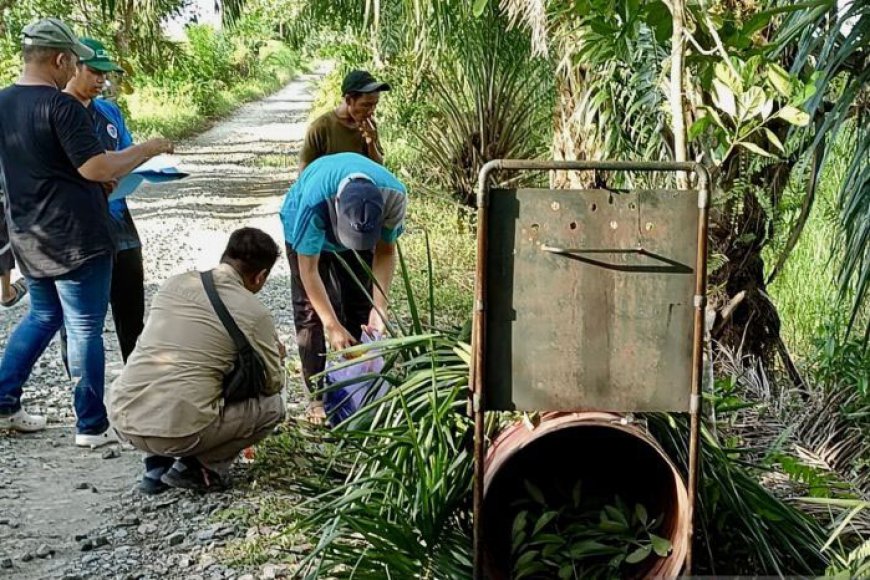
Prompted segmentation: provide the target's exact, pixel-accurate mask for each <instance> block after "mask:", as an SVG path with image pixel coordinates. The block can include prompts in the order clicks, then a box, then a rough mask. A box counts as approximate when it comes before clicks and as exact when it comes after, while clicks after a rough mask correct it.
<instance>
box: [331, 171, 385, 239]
mask: <svg viewBox="0 0 870 580" xmlns="http://www.w3.org/2000/svg"><path fill="white" fill-rule="evenodd" d="M327 205H328V206H329V217H330V219H331V221H332V226H333V230H334V231H335V237H336V238H337V239H338V243H340V244H341V245H342V246H344V247H346V248H348V249H350V250H356V251H358V252H360V251H364V250H373V249H374V247H375V246H376V245H377V244H378V240H379V239H380V238H381V229H382V228H383V226H384V198H383V196H382V195H381V190H380V189H378V187H377V186H376V185H375V184H374V182H373V181H372V179H371V177H369V176H368V175H365V174H364V173H353V174H351V175H348V176H347V177H345V178H344V179H343V180H342V181H341V183H340V184H339V186H338V191H337V193H336V195H335V203H330V204H327Z"/></svg>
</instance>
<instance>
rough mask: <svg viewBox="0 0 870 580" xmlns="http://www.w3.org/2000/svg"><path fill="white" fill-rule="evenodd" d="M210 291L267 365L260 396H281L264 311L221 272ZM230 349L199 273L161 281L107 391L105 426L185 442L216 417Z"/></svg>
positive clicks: (233, 277)
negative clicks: (126, 357)
mask: <svg viewBox="0 0 870 580" xmlns="http://www.w3.org/2000/svg"><path fill="white" fill-rule="evenodd" d="M214 281H215V287H216V288H217V291H218V294H219V295H220V297H221V299H222V300H223V302H224V304H226V307H227V310H229V312H230V314H231V315H232V317H233V319H234V320H235V321H236V324H237V325H238V326H239V328H240V329H241V331H242V332H243V333H244V335H245V336H246V337H247V338H248V341H250V343H251V345H252V346H253V347H254V348H255V349H256V350H257V352H258V353H260V355H261V356H262V357H263V361H264V362H265V365H266V374H267V376H266V392H265V393H264V394H265V395H274V394H275V393H278V392H279V391H280V390H281V387H282V383H283V373H282V371H281V363H280V356H279V354H278V335H277V332H276V330H275V324H274V323H273V322H272V316H271V314H270V313H269V310H268V309H267V308H266V307H265V306H264V305H263V303H262V302H260V300H259V299H258V298H257V297H256V296H255V295H254V294H252V293H251V292H250V291H249V290H247V289H246V288H245V286H244V284H243V283H242V277H241V276H240V275H239V274H238V272H236V270H235V269H234V268H232V267H231V266H229V265H228V264H221V265H219V266H218V267H217V268H215V270H214ZM235 356H236V347H235V345H234V344H233V341H232V339H231V338H230V335H229V333H228V332H227V330H226V329H225V328H224V326H223V324H222V323H221V321H220V319H219V318H218V316H217V314H216V313H215V311H214V308H213V307H212V305H211V302H209V300H208V296H206V293H205V288H204V287H203V285H202V280H201V279H200V276H199V272H187V273H184V274H179V275H177V276H173V277H172V278H170V279H169V280H167V281H166V282H165V283H164V284H163V286H162V287H161V288H160V290H159V291H158V292H157V295H156V296H155V297H154V300H153V302H152V304H151V310H150V313H149V315H148V322H147V324H146V325H145V329H144V330H143V331H142V335H141V336H140V337H139V340H138V341H137V343H136V348H135V350H134V351H133V353H132V354H131V356H130V359H129V360H128V361H127V364H126V365H125V366H124V370H123V371H122V372H121V376H120V377H118V379H117V380H116V381H115V382H114V384H113V385H112V388H111V389H110V391H109V394H108V397H107V402H108V408H109V409H108V410H109V420H110V421H111V422H112V425H114V426H115V427H116V428H117V429H118V430H119V431H121V432H122V433H127V434H130V435H140V436H143V437H186V436H188V435H192V434H194V433H198V432H200V431H201V430H202V429H204V428H205V427H207V426H208V425H209V424H210V423H212V422H213V421H214V420H215V419H216V418H217V416H218V413H220V411H221V408H222V407H223V404H224V400H223V397H222V396H221V386H222V383H223V377H224V375H225V374H226V373H227V372H228V371H229V370H230V367H231V366H232V364H233V361H234V359H235Z"/></svg>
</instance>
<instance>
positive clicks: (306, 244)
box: [280, 153, 407, 256]
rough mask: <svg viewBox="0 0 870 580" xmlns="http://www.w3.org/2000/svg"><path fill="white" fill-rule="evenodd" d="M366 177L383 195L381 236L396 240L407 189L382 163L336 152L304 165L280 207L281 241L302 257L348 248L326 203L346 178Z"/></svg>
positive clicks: (402, 216)
mask: <svg viewBox="0 0 870 580" xmlns="http://www.w3.org/2000/svg"><path fill="white" fill-rule="evenodd" d="M358 176H365V177H367V178H369V179H370V180H371V181H372V182H373V183H374V184H375V185H376V186H377V188H378V189H380V190H381V195H382V196H383V198H384V227H383V229H382V230H381V239H382V240H383V241H385V242H395V241H396V240H397V239H398V237H399V236H400V235H401V234H402V230H403V229H404V224H405V204H406V199H407V190H406V189H405V186H404V185H402V182H400V181H399V180H398V179H396V176H395V175H393V174H392V173H390V171H389V170H387V169H386V168H385V167H384V166H383V165H380V164H378V163H375V162H374V161H372V160H371V159H369V158H368V157H364V156H362V155H359V154H358V153H335V154H333V155H325V156H323V157H318V158H317V159H315V160H314V161H313V162H312V163H311V164H310V165H308V166H306V167H305V170H304V171H303V172H302V175H300V176H299V179H298V180H297V181H296V183H294V184H293V187H291V188H290V189H288V190H287V193H286V195H285V197H284V204H283V205H282V206H281V212H280V215H281V223H282V224H283V226H284V240H285V241H286V242H287V243H288V244H289V245H290V247H291V248H293V250H294V251H295V252H296V253H297V254H302V255H303V256H314V255H317V254H320V253H322V252H342V251H345V250H347V248H345V247H344V246H342V245H341V244H339V243H338V240H337V239H336V237H335V234H334V228H333V226H332V224H331V220H330V217H329V209H328V208H329V206H328V205H327V204H329V203H334V200H335V195H336V193H337V192H338V190H339V187H340V186H341V184H342V181H344V180H345V179H348V178H353V177H358Z"/></svg>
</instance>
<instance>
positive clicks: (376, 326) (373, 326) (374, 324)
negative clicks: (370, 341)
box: [366, 308, 387, 336]
mask: <svg viewBox="0 0 870 580" xmlns="http://www.w3.org/2000/svg"><path fill="white" fill-rule="evenodd" d="M382 313H383V316H381V314H382ZM386 318H387V312H386V311H385V310H382V311H380V312H379V311H378V309H377V308H372V311H371V312H370V313H369V323H368V325H367V326H366V331H367V332H368V333H369V334H375V333H377V334H378V335H380V336H384V335H385V334H387V320H386Z"/></svg>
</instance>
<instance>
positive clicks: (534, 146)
mask: <svg viewBox="0 0 870 580" xmlns="http://www.w3.org/2000/svg"><path fill="white" fill-rule="evenodd" d="M547 77H548V66H547V65H546V64H545V63H544V62H543V61H541V60H536V59H532V58H531V56H530V49H529V46H528V41H527V40H526V39H524V38H523V36H522V35H521V34H519V33H517V32H506V31H504V30H503V24H502V25H500V23H499V22H498V20H497V19H495V18H494V17H490V18H481V19H480V20H479V21H475V22H473V23H471V25H470V26H469V29H468V33H467V34H466V36H465V39H464V42H462V44H459V45H457V46H455V48H454V50H453V51H452V52H451V53H450V54H449V56H448V57H446V59H445V61H444V62H443V63H442V64H441V65H440V66H438V67H436V68H435V69H434V70H433V72H432V73H431V74H430V75H429V77H428V86H429V87H430V91H431V97H432V104H433V106H434V109H435V111H436V113H435V116H434V119H432V121H431V122H430V123H429V124H428V125H427V126H426V127H425V128H424V130H423V131H421V132H419V134H418V139H419V142H420V147H421V149H422V151H421V153H422V159H423V161H424V164H425V166H426V167H425V169H424V171H425V173H424V175H425V176H426V177H427V179H426V180H424V183H428V184H429V187H430V189H433V190H439V189H440V191H447V192H449V193H450V194H451V195H452V196H453V197H454V198H455V199H457V200H458V201H459V202H461V203H464V204H466V205H469V206H473V205H474V201H475V191H476V186H477V176H478V174H479V172H480V169H481V167H482V166H483V165H484V164H485V163H486V162H487V161H489V160H491V159H501V158H518V159H531V158H536V157H539V156H541V155H542V154H543V153H544V152H545V151H546V150H547V145H548V143H549V140H550V130H549V118H550V110H551V103H552V98H551V95H552V93H551V91H550V83H549V82H548V78H547ZM433 186H434V187H433Z"/></svg>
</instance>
